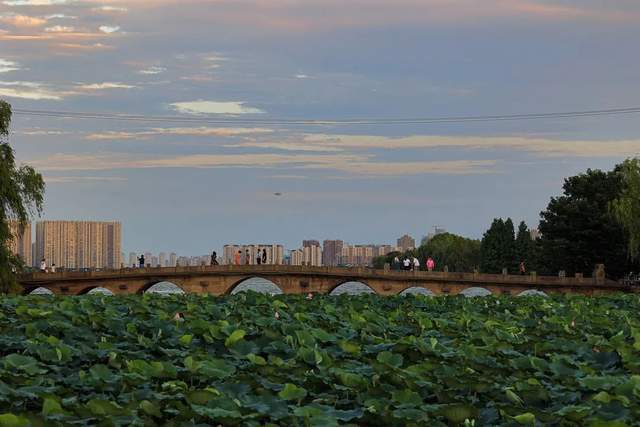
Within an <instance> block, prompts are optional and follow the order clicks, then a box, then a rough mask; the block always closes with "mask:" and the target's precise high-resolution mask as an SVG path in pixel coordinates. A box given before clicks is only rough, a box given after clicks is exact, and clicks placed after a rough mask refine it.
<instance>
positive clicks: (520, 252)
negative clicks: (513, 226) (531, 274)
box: [515, 221, 535, 271]
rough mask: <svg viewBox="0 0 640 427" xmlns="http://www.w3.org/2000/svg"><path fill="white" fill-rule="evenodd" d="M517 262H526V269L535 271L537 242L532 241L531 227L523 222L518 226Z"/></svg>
mask: <svg viewBox="0 0 640 427" xmlns="http://www.w3.org/2000/svg"><path fill="white" fill-rule="evenodd" d="M515 256H516V258H515V260H516V262H517V263H518V265H519V264H520V262H521V261H524V263H525V267H526V268H527V270H528V271H529V270H530V271H533V270H534V269H535V242H534V241H533V240H531V233H530V232H529V227H527V224H526V223H525V222H524V221H522V222H520V225H519V226H518V234H517V236H516V243H515Z"/></svg>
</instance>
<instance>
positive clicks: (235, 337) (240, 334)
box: [224, 329, 247, 348]
mask: <svg viewBox="0 0 640 427" xmlns="http://www.w3.org/2000/svg"><path fill="white" fill-rule="evenodd" d="M246 334H247V333H246V332H245V331H244V330H242V329H236V330H235V331H233V332H232V333H231V335H229V337H228V338H227V339H226V340H225V342H224V346H225V347H227V348H228V347H231V346H232V345H234V344H235V343H237V342H238V341H240V340H241V339H243V338H244V337H245V335H246Z"/></svg>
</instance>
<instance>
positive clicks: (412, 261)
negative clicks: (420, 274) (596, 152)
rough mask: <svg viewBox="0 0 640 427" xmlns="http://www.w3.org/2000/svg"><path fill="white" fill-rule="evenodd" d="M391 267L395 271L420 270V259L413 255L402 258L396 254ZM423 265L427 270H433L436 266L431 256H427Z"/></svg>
mask: <svg viewBox="0 0 640 427" xmlns="http://www.w3.org/2000/svg"><path fill="white" fill-rule="evenodd" d="M392 267H393V269H394V270H395V271H400V270H404V271H418V270H420V261H419V260H418V258H416V257H415V256H414V257H410V256H404V257H402V259H400V257H397V256H396V257H395V258H393V263H392ZM425 267H426V268H427V271H433V270H435V268H436V262H435V261H434V260H433V258H431V257H427V259H426V261H425Z"/></svg>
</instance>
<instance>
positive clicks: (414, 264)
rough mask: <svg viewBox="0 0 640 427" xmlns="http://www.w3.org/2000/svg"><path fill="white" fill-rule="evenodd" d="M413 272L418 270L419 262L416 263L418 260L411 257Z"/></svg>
mask: <svg viewBox="0 0 640 427" xmlns="http://www.w3.org/2000/svg"><path fill="white" fill-rule="evenodd" d="M413 270H414V271H418V270H420V261H418V258H416V257H413Z"/></svg>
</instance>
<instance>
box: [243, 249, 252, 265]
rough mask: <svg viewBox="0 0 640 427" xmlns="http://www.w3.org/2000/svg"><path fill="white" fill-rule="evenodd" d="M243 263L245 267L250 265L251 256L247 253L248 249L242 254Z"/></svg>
mask: <svg viewBox="0 0 640 427" xmlns="http://www.w3.org/2000/svg"><path fill="white" fill-rule="evenodd" d="M244 263H245V264H247V265H249V264H251V254H250V253H249V249H247V250H246V251H245V253H244Z"/></svg>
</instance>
